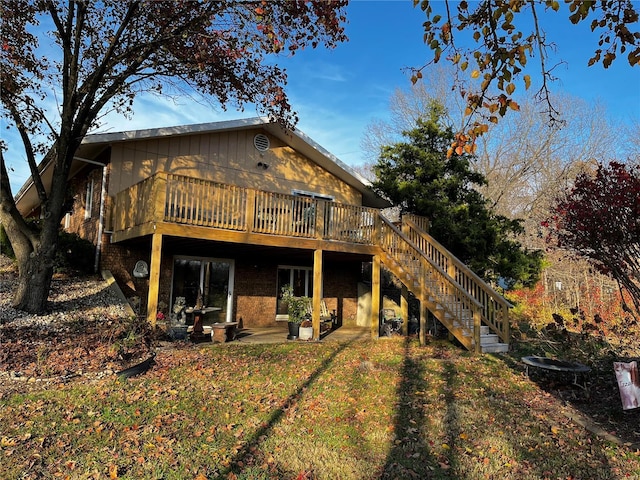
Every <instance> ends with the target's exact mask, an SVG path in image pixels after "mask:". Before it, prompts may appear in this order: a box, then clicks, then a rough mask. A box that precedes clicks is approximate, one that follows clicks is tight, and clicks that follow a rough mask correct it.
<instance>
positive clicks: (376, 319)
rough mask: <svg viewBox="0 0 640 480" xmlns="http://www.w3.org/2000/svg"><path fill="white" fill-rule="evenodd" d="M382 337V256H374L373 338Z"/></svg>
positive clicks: (372, 274) (372, 277) (372, 293)
mask: <svg viewBox="0 0 640 480" xmlns="http://www.w3.org/2000/svg"><path fill="white" fill-rule="evenodd" d="M379 336H380V256H379V255H374V256H373V266H372V268H371V338H378V337H379Z"/></svg>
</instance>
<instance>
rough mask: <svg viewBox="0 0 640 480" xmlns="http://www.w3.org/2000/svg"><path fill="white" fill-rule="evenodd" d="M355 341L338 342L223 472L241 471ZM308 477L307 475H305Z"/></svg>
mask: <svg viewBox="0 0 640 480" xmlns="http://www.w3.org/2000/svg"><path fill="white" fill-rule="evenodd" d="M352 343H353V341H350V342H344V343H336V346H337V348H336V349H335V350H334V351H333V352H332V353H331V355H329V356H328V357H327V358H326V359H325V360H323V362H322V363H321V364H320V366H319V367H318V368H317V369H316V370H315V371H314V372H313V373H312V374H311V375H310V376H309V378H307V380H306V381H305V382H304V383H302V384H301V385H300V386H299V387H298V388H297V389H296V390H295V392H293V393H292V394H291V395H289V396H288V397H287V398H286V399H285V400H284V402H282V404H281V405H280V406H279V407H278V408H277V409H275V411H274V412H273V413H272V414H271V416H270V418H269V420H268V421H267V422H265V423H264V424H263V425H262V426H261V427H260V428H259V429H258V430H256V432H255V433H254V434H253V435H252V436H251V437H250V438H249V440H248V441H247V442H246V444H245V445H244V447H243V448H241V449H240V450H238V452H237V453H236V454H235V456H234V457H233V459H232V461H231V465H232V466H231V467H230V468H229V470H228V472H223V473H231V472H233V473H237V474H239V473H241V472H242V470H243V467H240V465H243V464H247V463H250V462H247V460H248V459H249V458H250V457H252V456H253V452H254V451H256V450H257V449H258V447H259V446H260V444H262V443H263V442H264V441H265V440H266V439H267V438H268V437H269V435H270V434H271V432H272V431H273V429H274V427H275V426H276V425H277V424H278V423H279V422H280V421H281V420H282V418H283V416H284V415H285V413H286V412H287V410H288V409H289V408H291V407H292V406H294V405H295V404H296V403H297V402H298V401H299V400H300V398H301V397H302V394H303V392H304V391H305V390H307V389H308V388H309V387H310V386H311V385H312V384H313V383H314V382H315V381H316V380H317V379H318V378H319V377H320V376H321V375H322V374H323V373H324V372H326V371H327V370H328V369H329V367H330V366H331V364H332V363H333V361H334V360H335V358H336V357H337V356H338V355H339V354H340V353H341V352H342V351H344V350H346V349H347V348H348V347H349V346H350V345H351V344H352ZM304 478H306V477H304Z"/></svg>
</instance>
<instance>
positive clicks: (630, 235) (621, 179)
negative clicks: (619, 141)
mask: <svg viewBox="0 0 640 480" xmlns="http://www.w3.org/2000/svg"><path fill="white" fill-rule="evenodd" d="M543 226H546V227H548V228H549V232H550V235H549V239H550V240H555V241H556V242H557V244H558V246H560V247H562V248H566V249H568V250H570V251H572V252H574V253H577V254H578V255H580V256H583V257H586V258H587V259H588V260H589V261H590V262H591V263H592V264H593V265H594V266H595V267H596V268H597V269H598V270H599V271H600V272H602V273H604V274H607V275H610V276H611V277H613V278H614V279H615V280H616V281H617V282H618V285H619V286H620V287H621V289H623V290H625V291H627V292H628V293H629V295H630V297H631V299H632V302H633V304H634V307H635V313H636V315H637V314H638V313H639V312H640V166H627V165H624V164H622V163H617V162H612V163H610V164H608V165H602V164H600V165H598V168H597V170H596V171H595V173H589V172H583V173H582V174H580V175H579V176H578V177H577V178H576V181H575V184H574V186H573V188H572V189H571V191H569V192H568V193H567V194H566V195H565V196H564V197H563V198H560V199H558V201H557V204H556V205H555V207H553V209H552V216H551V218H550V219H549V220H547V221H545V222H544V223H543Z"/></svg>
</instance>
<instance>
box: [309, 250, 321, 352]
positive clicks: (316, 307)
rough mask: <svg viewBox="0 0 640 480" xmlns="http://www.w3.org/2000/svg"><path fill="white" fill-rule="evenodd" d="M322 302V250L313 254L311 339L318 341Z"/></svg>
mask: <svg viewBox="0 0 640 480" xmlns="http://www.w3.org/2000/svg"><path fill="white" fill-rule="evenodd" d="M321 301H322V250H320V249H318V250H314V252H313V314H312V315H311V323H313V339H314V340H320V302H321Z"/></svg>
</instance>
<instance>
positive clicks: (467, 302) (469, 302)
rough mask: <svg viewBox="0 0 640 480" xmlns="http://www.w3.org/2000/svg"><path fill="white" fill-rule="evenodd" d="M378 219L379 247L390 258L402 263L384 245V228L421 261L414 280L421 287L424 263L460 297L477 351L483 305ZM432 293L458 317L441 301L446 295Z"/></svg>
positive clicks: (456, 314)
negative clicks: (469, 322)
mask: <svg viewBox="0 0 640 480" xmlns="http://www.w3.org/2000/svg"><path fill="white" fill-rule="evenodd" d="M378 218H379V219H380V221H381V228H380V242H379V245H380V247H381V248H382V249H383V250H384V251H385V252H387V253H388V254H389V255H390V256H392V257H393V258H394V259H395V260H396V261H399V262H400V261H402V259H401V258H397V257H396V256H395V255H394V249H393V248H391V247H390V246H388V245H386V244H385V242H384V227H386V228H388V229H389V230H391V231H392V232H393V233H394V234H395V236H396V238H397V239H399V240H401V241H402V242H403V243H404V244H405V245H406V246H408V247H409V248H410V249H411V250H413V252H414V253H413V256H414V257H416V258H417V259H421V260H422V262H420V263H419V264H420V269H421V271H420V272H419V273H418V274H417V278H416V280H417V281H419V282H420V283H421V285H422V281H421V279H422V277H424V276H425V275H426V271H424V267H422V263H423V262H425V263H426V264H427V265H428V267H429V269H430V271H431V272H432V273H435V274H437V275H438V277H439V278H440V280H442V281H444V283H445V285H446V287H448V288H447V289H452V291H453V292H455V294H456V295H458V296H460V297H461V298H460V300H459V302H458V303H459V304H460V305H461V306H462V307H463V308H468V309H469V311H470V312H471V315H472V318H473V323H474V326H473V338H474V342H475V348H476V350H477V349H478V348H479V346H480V326H481V316H482V314H481V312H482V310H483V309H484V305H482V303H481V302H479V301H478V300H477V299H476V298H474V297H473V296H472V295H471V294H470V293H469V292H468V291H467V290H466V289H465V288H464V287H463V286H462V285H460V284H459V283H458V282H457V281H456V280H455V279H454V278H452V277H451V276H450V275H449V274H448V273H447V272H446V271H445V270H443V269H442V268H441V267H440V265H438V264H437V263H435V262H434V261H433V260H432V259H430V258H429V257H428V256H427V255H425V253H424V252H423V251H422V250H421V249H420V248H419V247H418V246H417V245H416V244H415V243H414V242H413V241H412V240H411V239H410V238H409V237H408V236H406V235H405V234H404V233H403V232H402V231H401V230H400V229H398V227H397V226H396V225H394V224H393V223H392V222H391V221H390V220H389V219H387V218H386V217H385V216H384V215H382V214H379V215H378ZM433 293H434V296H436V297H437V296H440V298H439V303H440V305H441V306H442V307H443V308H444V309H445V310H447V311H448V312H449V313H450V314H452V315H453V316H454V317H460V314H461V312H460V311H458V312H456V311H453V310H452V305H451V304H450V303H449V304H448V303H446V302H445V301H443V299H444V297H446V296H447V295H444V294H443V292H433ZM423 294H424V292H423Z"/></svg>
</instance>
